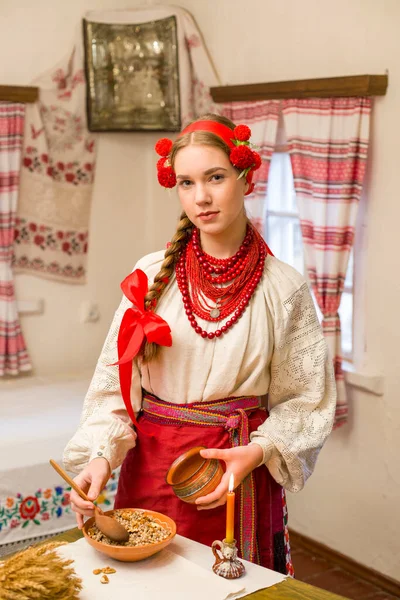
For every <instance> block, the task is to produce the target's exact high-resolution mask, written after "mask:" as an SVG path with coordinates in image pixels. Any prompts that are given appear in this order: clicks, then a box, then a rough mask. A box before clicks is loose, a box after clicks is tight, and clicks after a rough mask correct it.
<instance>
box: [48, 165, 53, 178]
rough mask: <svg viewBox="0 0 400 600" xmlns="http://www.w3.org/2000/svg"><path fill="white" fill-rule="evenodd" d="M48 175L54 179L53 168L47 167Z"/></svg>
mask: <svg viewBox="0 0 400 600" xmlns="http://www.w3.org/2000/svg"><path fill="white" fill-rule="evenodd" d="M47 175H49V176H50V177H53V167H47Z"/></svg>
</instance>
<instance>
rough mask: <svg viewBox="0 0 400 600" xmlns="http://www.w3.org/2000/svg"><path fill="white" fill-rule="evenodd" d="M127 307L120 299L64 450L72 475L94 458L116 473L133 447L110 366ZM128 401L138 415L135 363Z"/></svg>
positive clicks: (115, 375)
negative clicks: (100, 459) (76, 421)
mask: <svg viewBox="0 0 400 600" xmlns="http://www.w3.org/2000/svg"><path fill="white" fill-rule="evenodd" d="M129 306H131V304H130V302H129V301H128V300H127V299H126V298H123V300H122V302H121V304H120V305H119V308H118V309H117V311H116V313H115V316H114V319H113V321H112V324H111V327H110V330H109V332H108V335H107V338H106V341H105V343H104V346H103V349H102V351H101V354H100V358H99V360H98V362H97V366H96V369H95V372H94V375H93V378H92V381H91V383H90V386H89V390H88V392H87V394H86V397H85V400H84V404H83V410H82V416H81V420H80V424H79V428H78V430H77V432H76V433H75V435H74V436H73V438H72V439H71V440H70V441H69V442H68V444H67V446H66V448H65V450H64V457H63V460H64V466H65V468H66V469H67V470H68V471H72V472H73V473H79V472H80V471H81V470H82V469H83V468H84V467H85V466H86V465H87V463H88V462H90V461H91V460H92V459H93V458H96V457H97V456H103V457H104V458H106V459H107V460H108V462H109V463H110V467H111V469H115V468H116V467H118V466H119V465H120V464H121V463H122V462H123V460H124V458H125V456H126V453H127V452H128V450H129V449H130V448H132V447H133V446H134V445H135V440H136V433H135V431H134V430H133V428H132V424H131V421H130V419H129V417H128V414H127V411H126V408H125V405H124V402H123V400H122V396H121V392H120V387H119V378H118V367H117V366H110V365H111V364H112V363H115V362H116V361H117V360H118V356H117V337H118V330H119V327H120V324H121V320H122V317H123V315H124V313H125V310H126V309H127V308H129ZM131 400H132V405H133V409H134V410H135V412H138V411H139V410H140V407H141V402H142V390H141V380H140V373H139V369H138V367H137V364H136V362H135V361H134V362H133V369H132V386H131Z"/></svg>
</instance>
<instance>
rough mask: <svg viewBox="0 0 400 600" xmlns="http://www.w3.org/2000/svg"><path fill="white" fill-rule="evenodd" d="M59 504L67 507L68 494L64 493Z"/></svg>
mask: <svg viewBox="0 0 400 600" xmlns="http://www.w3.org/2000/svg"><path fill="white" fill-rule="evenodd" d="M61 504H62V505H63V506H67V505H68V504H69V493H68V492H66V493H65V494H64V497H63V499H62V500H61Z"/></svg>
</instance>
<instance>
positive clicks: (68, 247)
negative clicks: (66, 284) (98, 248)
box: [14, 217, 88, 256]
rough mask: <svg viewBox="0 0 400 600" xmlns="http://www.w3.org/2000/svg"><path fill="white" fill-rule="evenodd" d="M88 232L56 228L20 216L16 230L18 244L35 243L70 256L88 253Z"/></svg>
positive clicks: (15, 235)
mask: <svg viewBox="0 0 400 600" xmlns="http://www.w3.org/2000/svg"><path fill="white" fill-rule="evenodd" d="M87 240H88V232H87V231H85V232H78V231H62V230H55V229H54V228H53V227H50V226H47V225H38V224H37V223H33V222H32V221H27V219H22V218H18V217H17V220H16V225H15V230H14V242H15V243H16V244H33V245H35V246H38V247H39V248H40V249H41V250H58V251H59V252H64V253H65V254H68V255H69V256H73V255H77V254H86V253H87V248H88V245H87Z"/></svg>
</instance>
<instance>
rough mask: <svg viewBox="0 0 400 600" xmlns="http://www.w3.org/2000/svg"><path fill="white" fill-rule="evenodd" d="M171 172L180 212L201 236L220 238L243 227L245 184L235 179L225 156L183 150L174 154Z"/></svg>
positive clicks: (205, 149) (209, 149)
mask: <svg viewBox="0 0 400 600" xmlns="http://www.w3.org/2000/svg"><path fill="white" fill-rule="evenodd" d="M174 170H175V173H176V178H177V189H178V195H179V200H180V201H181V204H182V208H183V210H184V211H185V213H186V214H187V216H188V217H189V219H190V220H191V221H192V223H193V224H194V225H196V227H198V228H199V229H200V231H201V232H202V233H204V234H207V235H215V236H219V235H221V234H224V233H228V232H229V231H230V230H232V231H233V230H235V229H236V228H237V227H243V222H244V221H245V220H246V216H245V213H244V193H245V191H246V189H247V187H246V186H247V184H246V180H245V178H244V177H242V178H241V179H238V173H237V171H236V170H235V169H234V167H233V166H232V164H231V162H230V160H229V158H228V156H227V155H226V154H225V152H223V151H222V150H220V149H219V148H215V147H214V146H206V145H199V144H192V145H190V146H186V147H185V148H182V149H181V150H179V151H178V152H177V154H176V157H175V164H174Z"/></svg>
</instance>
